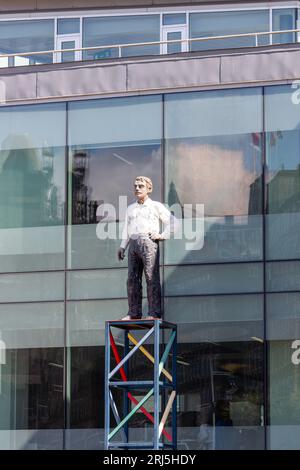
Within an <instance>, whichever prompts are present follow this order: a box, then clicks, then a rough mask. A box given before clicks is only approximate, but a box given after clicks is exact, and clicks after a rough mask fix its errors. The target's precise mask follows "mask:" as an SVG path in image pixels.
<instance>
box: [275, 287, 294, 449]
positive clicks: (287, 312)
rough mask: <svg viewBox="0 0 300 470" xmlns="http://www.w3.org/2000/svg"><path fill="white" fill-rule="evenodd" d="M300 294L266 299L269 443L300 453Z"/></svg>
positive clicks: (286, 294) (281, 295) (285, 294)
mask: <svg viewBox="0 0 300 470" xmlns="http://www.w3.org/2000/svg"><path fill="white" fill-rule="evenodd" d="M299 305H300V293H284V294H269V295H268V296H267V338H268V340H269V350H268V358H269V364H268V366H269V367H268V373H269V390H270V395H269V407H270V408H269V420H270V426H269V428H268V431H269V432H268V442H269V445H270V448H271V449H276V450H279V449H285V450H286V449H298V450H299V449H300V444H299V442H300V441H299V438H300V401H299V394H298V390H299V383H300V382H299V381H300V340H299V338H300V311H299Z"/></svg>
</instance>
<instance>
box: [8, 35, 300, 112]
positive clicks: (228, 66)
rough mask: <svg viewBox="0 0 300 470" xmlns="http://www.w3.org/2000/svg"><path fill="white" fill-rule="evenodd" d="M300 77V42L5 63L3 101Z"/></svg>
mask: <svg viewBox="0 0 300 470" xmlns="http://www.w3.org/2000/svg"><path fill="white" fill-rule="evenodd" d="M299 78H300V45H298V44H296V45H294V47H292V48H286V49H284V48H282V47H281V48H278V49H277V50H276V49H275V50H274V48H269V49H267V50H265V51H260V52H258V51H253V50H252V51H246V50H245V51H243V53H241V52H239V53H237V52H232V53H231V54H229V53H223V54H222V55H220V54H218V55H210V56H205V55H203V54H202V55H200V56H199V55H197V54H196V53H193V54H186V55H178V56H177V57H174V56H172V57H162V56H161V57H159V56H158V57H152V58H147V59H146V58H140V59H137V58H135V59H120V60H119V61H106V62H104V61H103V62H102V61H101V62H94V63H84V62H83V63H82V62H81V63H71V64H51V65H48V66H31V67H27V66H26V67H18V68H15V69H2V70H1V72H0V104H2V105H5V104H18V103H26V102H27V103H29V102H41V101H47V100H60V99H81V98H84V97H91V98H94V97H101V96H116V95H127V94H139V93H159V92H162V91H182V90H187V89H201V88H218V87H226V86H240V85H245V84H249V85H259V84H265V83H278V82H282V83H285V82H288V81H291V80H295V79H299Z"/></svg>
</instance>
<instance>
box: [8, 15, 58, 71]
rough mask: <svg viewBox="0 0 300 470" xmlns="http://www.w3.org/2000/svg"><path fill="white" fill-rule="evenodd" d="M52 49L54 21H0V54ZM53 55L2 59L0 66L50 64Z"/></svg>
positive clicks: (45, 54)
mask: <svg viewBox="0 0 300 470" xmlns="http://www.w3.org/2000/svg"><path fill="white" fill-rule="evenodd" d="M53 49H54V19H46V20H24V21H21V20H16V21H0V53H1V54H15V53H24V52H38V51H52V50H53ZM52 59H53V54H52V53H50V52H49V53H47V52H46V53H44V54H35V55H34V54H29V55H26V56H25V57H24V56H16V57H15V58H13V57H11V58H9V59H7V58H2V59H1V61H0V66H10V65H29V64H35V63H41V64H45V63H49V62H52Z"/></svg>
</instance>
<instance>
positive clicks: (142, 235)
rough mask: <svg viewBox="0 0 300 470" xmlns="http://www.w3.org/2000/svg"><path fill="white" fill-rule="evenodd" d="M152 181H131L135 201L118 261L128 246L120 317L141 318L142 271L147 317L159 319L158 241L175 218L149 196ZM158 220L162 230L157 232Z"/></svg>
mask: <svg viewBox="0 0 300 470" xmlns="http://www.w3.org/2000/svg"><path fill="white" fill-rule="evenodd" d="M151 192H152V181H151V179H150V178H147V177H146V176H138V177H137V178H136V179H135V182H134V194H135V196H136V202H135V203H133V204H131V205H130V206H128V207H127V211H126V216H125V224H124V229H123V233H122V243H121V246H120V248H119V250H118V258H119V260H123V259H124V257H125V251H126V248H127V247H128V279H127V294H128V306H129V310H128V315H127V316H126V317H124V318H123V319H122V320H131V319H139V318H141V317H142V275H143V271H144V273H145V278H146V282H147V297H148V307H149V317H151V318H161V314H162V311H161V286H160V276H159V241H160V240H164V239H167V238H169V237H170V235H171V233H173V232H174V231H175V230H176V228H177V224H178V220H177V219H176V218H175V217H174V216H173V215H172V214H171V212H170V211H169V210H168V209H167V208H166V207H165V206H164V205H163V204H161V203H160V202H158V201H153V200H152V199H150V197H149V194H150V193H151ZM160 222H162V223H163V224H164V230H163V232H162V233H159V231H160Z"/></svg>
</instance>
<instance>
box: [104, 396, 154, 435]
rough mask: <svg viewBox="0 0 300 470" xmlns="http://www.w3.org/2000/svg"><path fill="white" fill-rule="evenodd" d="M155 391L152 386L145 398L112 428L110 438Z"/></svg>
mask: <svg viewBox="0 0 300 470" xmlns="http://www.w3.org/2000/svg"><path fill="white" fill-rule="evenodd" d="M153 392H154V388H152V389H151V390H150V391H149V392H148V393H147V395H145V396H144V398H142V399H141V401H140V402H139V403H138V404H137V405H136V406H135V407H134V408H133V410H131V411H130V413H129V414H128V415H127V416H125V418H123V419H122V421H121V422H120V423H119V424H118V426H117V427H116V428H115V429H113V430H112V432H111V433H110V434H109V435H108V440H109V439H111V438H112V437H114V435H115V434H117V432H118V431H119V430H120V429H121V427H122V426H124V424H125V423H127V421H128V420H129V419H130V418H131V416H133V415H134V414H135V413H136V412H137V411H138V410H139V409H140V408H141V406H143V404H144V403H145V402H146V401H147V400H148V398H150V397H151V395H152V394H153Z"/></svg>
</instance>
